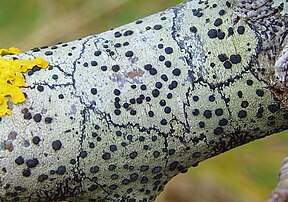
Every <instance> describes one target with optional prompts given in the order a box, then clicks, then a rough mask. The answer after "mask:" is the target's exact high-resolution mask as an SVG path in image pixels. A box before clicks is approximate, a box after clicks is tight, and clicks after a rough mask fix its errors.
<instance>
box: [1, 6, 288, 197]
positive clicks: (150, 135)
mask: <svg viewBox="0 0 288 202" xmlns="http://www.w3.org/2000/svg"><path fill="white" fill-rule="evenodd" d="M233 3H234V2H232V1H207V2H206V1H189V2H187V3H184V4H181V5H179V6H177V7H174V8H171V9H168V10H166V11H163V12H160V13H158V14H155V15H152V16H150V17H148V18H144V19H142V20H138V21H136V22H133V23H131V24H128V25H125V26H122V27H120V28H117V29H114V30H111V31H108V32H105V33H103V34H99V35H95V36H89V37H86V38H83V39H79V40H76V41H73V42H69V43H61V44H57V45H55V46H51V47H42V48H35V49H32V51H30V52H27V53H25V54H22V55H19V56H17V57H19V58H21V59H32V58H35V57H42V58H43V59H45V60H47V61H48V62H49V64H50V66H49V67H48V68H47V70H40V71H30V72H28V73H27V74H26V82H27V84H28V88H25V89H23V90H24V92H25V94H26V101H25V102H24V103H23V104H20V105H11V106H10V107H11V108H12V115H11V116H5V117H3V118H2V119H1V121H0V132H1V135H0V144H1V147H0V149H1V150H0V168H1V170H0V176H1V178H0V184H1V189H0V199H1V200H2V201H51V200H55V201H59V200H63V199H66V200H69V201H131V202H132V201H139V202H140V201H141V202H144V201H151V200H153V199H154V198H155V197H156V195H157V194H158V193H159V191H161V190H162V189H163V186H164V185H165V184H166V183H167V182H168V180H169V179H170V178H171V177H173V176H174V175H176V174H177V173H179V172H185V171H186V170H187V168H189V167H191V166H196V165H197V164H198V163H199V162H200V161H202V160H205V159H207V158H209V157H212V156H214V155H217V154H219V153H221V152H224V151H226V150H229V149H231V148H234V147H236V146H238V145H241V144H245V143H247V142H249V141H251V140H254V139H258V138H261V137H264V136H266V135H269V134H272V133H274V132H277V131H281V130H285V129H287V128H288V111H287V108H286V107H285V103H284V102H283V100H281V99H280V98H279V97H277V96H275V92H274V91H273V92H272V91H271V86H270V85H269V82H268V81H267V80H264V79H266V77H261V76H260V75H262V74H261V73H259V72H261V71H263V69H259V66H260V65H261V62H262V60H261V61H259V58H257V57H258V56H261V58H260V59H262V58H264V56H265V53H266V51H267V50H268V49H263V47H268V48H269V46H268V45H267V46H266V44H265V42H264V41H263V38H261V37H263V33H259V32H257V30H256V28H257V26H252V25H251V24H249V22H250V21H249V19H248V20H247V19H243V18H241V17H239V16H240V14H239V11H235V10H233V6H235V5H234V4H233ZM248 7H249V6H248ZM280 11H281V10H279V13H280ZM277 13H278V12H275V13H274V14H273V15H279V16H280V14H277ZM266 17H267V16H266ZM263 18H265V15H264V17H263ZM283 19H285V20H286V21H287V18H284V17H283ZM283 19H282V18H281V19H280V18H279V20H283ZM256 21H257V20H256ZM271 24H273V27H274V28H275V29H277V30H278V33H276V36H279V35H280V36H279V38H280V39H282V38H284V39H283V40H284V41H285V40H287V39H286V38H285V36H286V35H284V34H283V30H284V33H285V32H286V30H287V24H285V22H284V23H282V25H281V24H280V23H278V22H277V20H276V22H275V21H273V23H272V22H271ZM274 24H276V25H277V26H276V25H275V26H274ZM267 26H268V28H269V23H268V25H267ZM258 28H259V27H258ZM281 29H282V30H281ZM279 30H280V31H279ZM274 31H275V30H274ZM275 32H276V31H275ZM283 44H285V43H283ZM274 46H275V47H276V49H275V50H276V53H277V54H280V53H278V52H281V51H282V49H281V48H279V47H278V46H277V44H275V45H274ZM274 46H273V47H274ZM281 46H282V45H281ZM269 51H270V50H268V53H269ZM277 51H278V52H277ZM263 55H264V56H263ZM268 55H269V54H268ZM272 56H273V55H272ZM267 57H268V56H267ZM276 58H277V57H275V58H272V59H271V58H268V59H269V63H273V62H276V61H275V60H276ZM281 64H282V63H281ZM284 68H285V67H284ZM286 68H287V67H286ZM264 70H265V69H264ZM268 72H269V74H270V71H268ZM274 72H275V71H274ZM266 74H267V73H266ZM263 78H264V79H263ZM274 81H275V82H276V83H277V82H278V81H277V78H276V79H275V78H274ZM280 83H281V82H280ZM281 84H283V82H282V83H281ZM284 84H286V82H285V81H284ZM277 87H278V86H277V85H276V87H275V86H273V90H277ZM277 93H279V92H277Z"/></svg>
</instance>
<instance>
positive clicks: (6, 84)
mask: <svg viewBox="0 0 288 202" xmlns="http://www.w3.org/2000/svg"><path fill="white" fill-rule="evenodd" d="M18 53H20V50H19V49H18V48H9V49H0V56H4V55H13V54H18ZM35 66H37V67H40V68H47V67H48V62H47V61H45V60H44V59H42V58H36V59H33V60H18V59H14V58H9V59H4V58H1V57H0V117H2V116H4V115H6V114H8V115H10V114H11V113H12V112H11V109H9V107H8V101H9V97H10V98H11V101H12V102H13V103H14V104H18V103H22V102H24V101H25V96H24V94H23V92H22V91H21V89H20V88H21V87H27V84H26V83H25V78H24V75H23V74H22V73H25V72H27V71H28V70H30V69H32V68H33V67H35Z"/></svg>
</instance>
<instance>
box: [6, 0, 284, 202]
mask: <svg viewBox="0 0 288 202" xmlns="http://www.w3.org/2000/svg"><path fill="white" fill-rule="evenodd" d="M180 2H181V0H169V1H167V0H145V1H140V0H90V1H89V0H25V1H23V0H13V1H7V0H0V30H1V32H0V47H1V48H2V47H3V48H4V47H11V46H16V47H19V48H20V49H21V50H23V51H26V50H28V49H29V48H32V47H34V46H43V45H52V44H54V43H56V42H58V41H69V40H73V39H76V38H80V37H84V36H87V35H91V34H95V33H99V32H103V31H105V30H108V29H111V28H113V27H117V26H120V25H122V24H125V23H128V22H131V21H133V20H136V19H138V18H141V17H145V16H147V15H150V14H152V13H154V12H157V11H160V10H163V9H165V8H168V7H170V6H172V5H176V4H178V3H180ZM285 133H286V135H285ZM287 135H288V132H283V133H281V134H278V135H273V136H271V137H268V138H265V139H263V140H260V141H259V140H258V141H256V142H253V143H250V144H248V145H245V146H242V147H240V148H237V149H234V150H232V151H230V152H227V153H225V154H223V155H220V156H218V157H215V158H213V159H210V160H207V161H205V162H202V163H200V165H199V166H198V167H197V168H191V169H190V170H189V171H188V173H186V174H181V175H178V176H177V177H175V178H174V179H173V180H172V181H171V182H170V183H168V185H167V186H166V187H165V191H164V192H163V193H162V194H161V195H160V196H159V197H158V198H157V200H156V201H157V202H194V201H196V202H198V201H205V202H209V201H211V202H212V201H213V202H216V201H221V202H232V201H233V202H234V201H235V202H238V201H239V202H244V201H254V202H258V201H259V202H260V201H265V200H266V199H267V198H268V197H269V194H270V192H271V190H272V189H273V188H274V187H275V186H276V184H277V182H278V169H279V168H280V165H281V162H282V159H283V158H284V157H285V155H287V143H288V137H287Z"/></svg>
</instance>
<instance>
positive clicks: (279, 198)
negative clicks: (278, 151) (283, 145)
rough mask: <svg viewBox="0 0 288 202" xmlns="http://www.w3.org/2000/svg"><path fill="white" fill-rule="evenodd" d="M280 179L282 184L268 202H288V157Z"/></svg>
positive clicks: (283, 165)
mask: <svg viewBox="0 0 288 202" xmlns="http://www.w3.org/2000/svg"><path fill="white" fill-rule="evenodd" d="M279 178H280V182H279V183H278V185H277V187H276V188H275V189H274V190H273V192H272V194H271V197H270V199H269V200H268V202H288V157H286V158H285V159H284V161H283V163H282V166H281V169H280V172H279Z"/></svg>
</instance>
